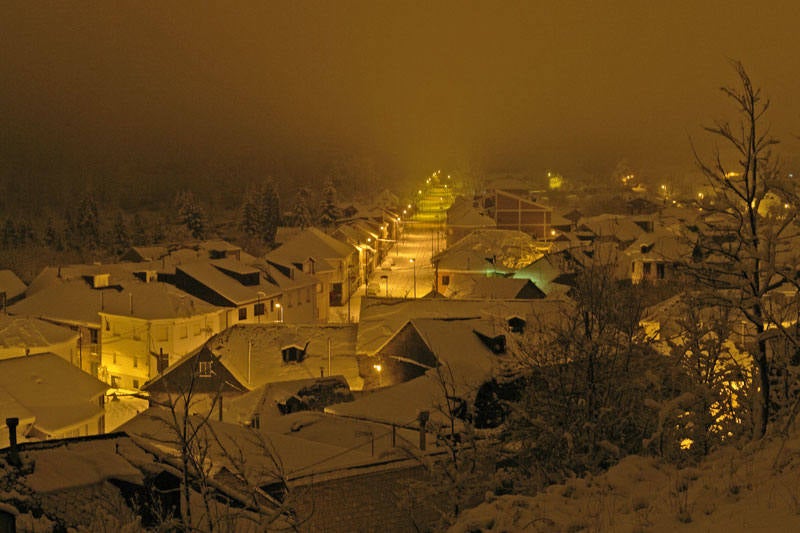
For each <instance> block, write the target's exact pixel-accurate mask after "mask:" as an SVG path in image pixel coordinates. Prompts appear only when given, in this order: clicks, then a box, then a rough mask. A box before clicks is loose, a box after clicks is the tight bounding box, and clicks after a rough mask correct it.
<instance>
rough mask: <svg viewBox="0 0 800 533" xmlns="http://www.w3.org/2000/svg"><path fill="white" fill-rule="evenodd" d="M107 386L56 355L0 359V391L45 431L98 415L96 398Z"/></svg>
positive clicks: (99, 409) (99, 410)
mask: <svg viewBox="0 0 800 533" xmlns="http://www.w3.org/2000/svg"><path fill="white" fill-rule="evenodd" d="M107 389H108V385H106V384H105V383H103V382H102V381H100V380H99V379H97V378H95V377H93V376H90V375H89V374H87V373H85V372H83V371H81V370H80V369H79V368H77V367H75V366H73V365H71V364H69V363H68V362H67V361H65V360H63V359H62V358H60V357H58V356H57V355H55V354H49V353H48V354H38V355H30V356H26V357H16V358H13V359H5V360H2V361H0V390H3V391H5V393H6V394H8V395H9V396H11V397H12V398H14V400H16V401H17V402H18V403H19V404H20V405H22V406H24V407H25V409H27V410H28V411H30V412H31V413H32V414H33V415H34V416H35V417H36V426H37V427H40V428H42V429H43V430H44V431H45V432H46V433H53V432H55V431H56V430H58V429H60V428H65V427H69V426H71V425H74V424H78V423H80V422H81V421H83V420H86V419H89V418H92V417H94V416H97V415H99V414H101V413H102V412H103V408H102V407H100V404H99V402H98V400H97V399H98V398H99V397H100V396H101V395H102V394H104V393H105V391H106V390H107ZM9 416H16V415H9Z"/></svg>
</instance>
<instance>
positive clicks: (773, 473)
mask: <svg viewBox="0 0 800 533" xmlns="http://www.w3.org/2000/svg"><path fill="white" fill-rule="evenodd" d="M449 531H450V532H451V533H468V532H470V533H475V532H489V531H498V532H499V531H548V532H550V531H552V532H562V531H563V532H577V531H614V532H668V531H679V532H680V531H687V532H689V531H692V532H694V531H710V532H716V531H724V532H735V531H800V432H798V431H794V433H793V434H792V435H791V437H790V438H788V439H783V438H778V437H772V438H766V439H764V440H763V441H762V442H759V443H754V444H750V445H748V446H746V447H745V448H743V449H737V448H734V447H732V446H731V447H729V448H728V449H723V450H720V451H718V452H716V453H714V454H712V455H711V456H709V457H708V458H707V459H706V460H705V461H703V462H702V463H701V464H700V465H698V466H696V467H686V468H676V467H674V466H672V465H668V464H664V463H662V462H660V461H659V460H657V459H654V458H645V457H639V456H630V457H628V458H626V459H624V460H622V461H621V462H620V463H619V464H618V465H617V466H615V467H613V468H611V469H610V470H609V471H608V472H606V473H605V474H602V475H598V476H595V477H587V478H586V479H570V480H568V481H567V482H566V483H565V484H561V485H553V486H551V487H550V488H549V489H547V490H546V491H545V492H543V493H541V494H538V495H536V496H535V497H527V496H500V497H494V496H492V495H489V496H487V499H486V501H485V502H484V503H483V504H481V505H479V506H478V507H476V508H474V509H471V510H469V511H466V512H464V513H463V514H462V515H461V517H460V518H459V520H458V522H457V523H456V524H455V525H454V526H453V527H452V528H451V529H450V530H449Z"/></svg>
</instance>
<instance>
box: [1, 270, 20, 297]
mask: <svg viewBox="0 0 800 533" xmlns="http://www.w3.org/2000/svg"><path fill="white" fill-rule="evenodd" d="M25 289H26V287H25V283H23V282H22V280H21V279H19V277H17V275H16V274H15V273H14V272H13V271H11V270H0V292H4V293H6V299H8V300H12V299H14V298H16V297H17V296H19V295H20V294H22V293H23V292H25Z"/></svg>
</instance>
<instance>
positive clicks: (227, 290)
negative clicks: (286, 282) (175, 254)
mask: <svg viewBox="0 0 800 533" xmlns="http://www.w3.org/2000/svg"><path fill="white" fill-rule="evenodd" d="M222 265H230V266H231V267H234V266H235V267H236V268H237V269H238V270H247V271H248V272H251V273H254V275H257V276H258V279H259V283H258V285H244V284H242V283H241V282H240V281H239V280H237V279H236V278H234V277H233V276H230V275H228V274H226V273H224V272H223V271H222V270H220V268H217V266H216V264H215V263H214V262H209V261H195V262H194V263H184V264H182V265H180V266H179V267H177V268H178V270H179V271H181V272H183V273H184V274H186V275H187V276H189V277H191V278H192V279H193V280H195V281H197V282H198V283H200V284H202V285H204V286H205V287H208V288H209V289H211V290H212V291H214V292H215V293H217V294H219V295H220V296H222V297H223V298H225V299H226V300H228V301H229V302H231V303H232V304H234V305H240V304H244V303H248V302H253V301H256V300H257V299H258V298H259V295H258V293H259V292H262V293H264V294H266V297H270V296H274V295H276V294H279V293H280V289H279V288H278V287H277V286H276V285H274V284H272V283H269V282H268V281H267V280H266V279H264V278H263V277H262V276H261V274H260V272H259V271H258V270H256V269H252V268H248V267H246V266H243V265H241V264H240V263H237V262H224V263H222ZM222 268H225V267H224V266H223V267H222Z"/></svg>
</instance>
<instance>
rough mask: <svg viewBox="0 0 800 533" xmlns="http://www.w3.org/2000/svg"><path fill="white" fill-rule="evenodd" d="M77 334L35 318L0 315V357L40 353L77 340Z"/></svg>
mask: <svg viewBox="0 0 800 533" xmlns="http://www.w3.org/2000/svg"><path fill="white" fill-rule="evenodd" d="M77 338H78V333H77V332H75V331H73V330H71V329H69V328H65V327H63V326H57V325H55V324H52V323H50V322H47V321H44V320H39V319H37V318H24V317H12V316H9V315H5V314H2V313H0V357H2V356H4V355H7V354H8V353H10V352H18V353H16V354H15V355H25V351H26V350H28V351H29V353H40V352H44V351H48V347H50V346H53V345H55V344H62V343H65V342H67V341H70V340H77Z"/></svg>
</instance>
